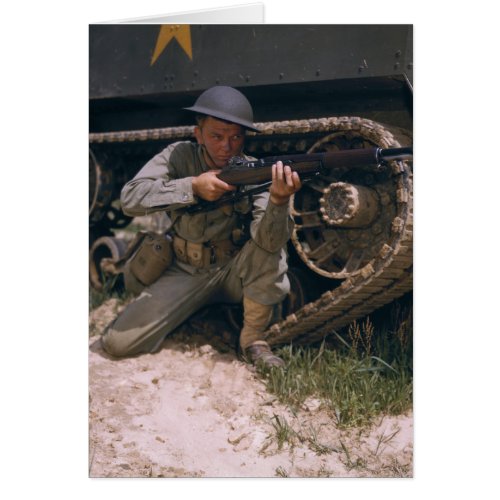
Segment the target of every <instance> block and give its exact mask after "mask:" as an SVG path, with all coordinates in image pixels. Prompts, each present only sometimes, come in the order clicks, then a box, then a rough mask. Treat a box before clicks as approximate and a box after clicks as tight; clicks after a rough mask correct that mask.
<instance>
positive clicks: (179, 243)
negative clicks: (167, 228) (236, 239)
mask: <svg viewBox="0 0 500 500" xmlns="http://www.w3.org/2000/svg"><path fill="white" fill-rule="evenodd" d="M239 251H240V247H237V246H236V245H235V244H234V243H233V242H232V241H231V240H220V241H210V242H207V243H194V242H192V241H188V240H185V239H184V238H181V237H180V236H174V253H175V257H176V258H177V260H178V261H180V262H183V263H184V264H190V265H191V266H193V267H196V268H198V269H202V268H206V267H209V266H211V265H219V266H223V265H224V264H227V263H228V262H229V261H230V260H231V259H233V257H234V256H235V255H236V254H237V253H238V252H239Z"/></svg>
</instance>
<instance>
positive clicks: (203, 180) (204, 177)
mask: <svg viewBox="0 0 500 500" xmlns="http://www.w3.org/2000/svg"><path fill="white" fill-rule="evenodd" d="M220 172H221V170H210V171H208V172H205V173H203V174H201V175H198V177H193V193H194V194H195V195H196V196H199V197H200V198H202V199H203V200H206V201H215V200H218V199H219V198H220V197H221V196H222V195H223V194H224V193H226V192H227V191H234V190H235V189H236V187H235V186H231V185H230V184H227V182H224V181H221V180H220V179H219V178H218V177H217V176H216V175H217V174H219V173H220Z"/></svg>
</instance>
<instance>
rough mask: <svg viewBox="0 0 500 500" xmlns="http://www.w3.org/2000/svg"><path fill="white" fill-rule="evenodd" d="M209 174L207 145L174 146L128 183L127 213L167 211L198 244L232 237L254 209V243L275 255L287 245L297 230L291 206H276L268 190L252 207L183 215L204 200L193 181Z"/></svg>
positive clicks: (124, 197)
mask: <svg viewBox="0 0 500 500" xmlns="http://www.w3.org/2000/svg"><path fill="white" fill-rule="evenodd" d="M247 158H248V157H247ZM208 170H210V168H209V167H208V166H207V165H206V162H205V159H204V156H203V149H202V146H200V145H199V144H195V143H192V142H189V141H183V142H176V143H173V144H170V145H169V146H168V147H167V148H165V149H164V150H163V151H162V152H161V153H159V154H157V155H156V156H155V157H154V158H152V159H151V160H150V161H149V162H148V163H146V165H144V167H143V168H142V169H141V170H140V171H139V173H138V174H137V175H136V176H135V177H134V178H133V179H132V180H131V181H129V182H128V183H127V184H125V186H124V187H123V189H122V192H121V204H122V210H123V212H124V213H125V214H126V215H129V216H132V217H135V216H139V215H147V214H151V213H153V212H158V211H163V210H167V211H168V212H169V215H170V218H171V219H172V227H173V229H174V231H175V233H176V234H177V235H179V236H180V237H182V238H184V239H186V240H188V241H192V242H195V243H205V242H209V241H219V240H225V239H230V238H231V233H232V231H233V229H235V228H236V227H237V222H238V217H239V214H244V213H248V212H249V211H250V210H252V217H253V220H252V223H251V226H250V233H251V236H252V239H253V240H254V242H255V243H256V244H257V245H258V246H259V247H261V248H262V249H264V250H267V251H268V252H273V253H274V252H277V251H278V250H279V249H280V248H282V247H284V246H285V245H286V242H287V241H288V239H289V238H290V235H291V231H292V227H293V221H292V219H291V217H290V215H289V208H288V203H286V204H285V205H280V206H277V205H274V204H273V203H272V202H271V201H270V200H269V193H268V192H265V193H259V194H256V195H253V197H252V198H253V206H250V204H249V203H248V201H247V200H242V201H241V202H238V203H235V204H234V209H233V210H229V211H228V210H225V209H223V208H217V209H214V210H211V211H209V212H202V213H196V214H188V213H185V212H183V211H182V210H181V209H182V208H184V207H187V206H189V205H193V204H195V203H198V201H199V198H198V197H196V196H195V195H194V194H193V187H192V178H193V177H194V176H198V175H200V174H202V173H204V172H207V171H208Z"/></svg>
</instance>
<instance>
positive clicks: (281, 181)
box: [269, 161, 302, 205]
mask: <svg viewBox="0 0 500 500" xmlns="http://www.w3.org/2000/svg"><path fill="white" fill-rule="evenodd" d="M272 171H273V183H272V184H271V187H270V188H269V193H270V195H271V197H270V198H271V201H272V202H273V203H274V204H275V205H284V204H285V203H288V200H289V199H290V196H291V195H292V194H294V193H296V192H297V191H298V190H299V189H300V188H301V187H302V184H301V182H300V177H299V174H298V173H297V172H292V169H291V168H290V167H289V166H288V165H286V166H285V167H284V166H283V163H282V162H281V161H278V162H277V163H276V164H274V165H273V168H272Z"/></svg>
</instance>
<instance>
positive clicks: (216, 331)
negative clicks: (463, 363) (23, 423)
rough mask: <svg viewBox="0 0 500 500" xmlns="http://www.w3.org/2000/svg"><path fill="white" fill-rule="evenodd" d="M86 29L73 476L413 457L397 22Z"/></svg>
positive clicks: (370, 463) (407, 49) (361, 467)
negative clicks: (83, 336)
mask: <svg viewBox="0 0 500 500" xmlns="http://www.w3.org/2000/svg"><path fill="white" fill-rule="evenodd" d="M88 30H89V31H88V35H89V53H88V54H89V58H88V68H89V72H88V75H89V84H88V87H89V88H88V90H89V91H88V100H89V111H88V123H89V135H88V143H89V148H88V155H89V176H88V181H89V225H88V251H89V286H88V297H89V338H88V342H89V351H88V391H89V404H88V415H89V416H88V421H89V434H88V438H89V446H88V476H89V477H90V478H179V477H182V478H413V477H414V474H413V470H414V457H413V447H414V419H413V417H414V413H413V412H414V408H413V403H414V391H413V365H414V349H413V305H414V304H413V260H414V259H413V25H412V24H359V25H358V24H141V23H132V24H125V23H124V24H104V23H102V24H89V25H88ZM84 155H86V152H85V153H84ZM84 159H85V156H84Z"/></svg>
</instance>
